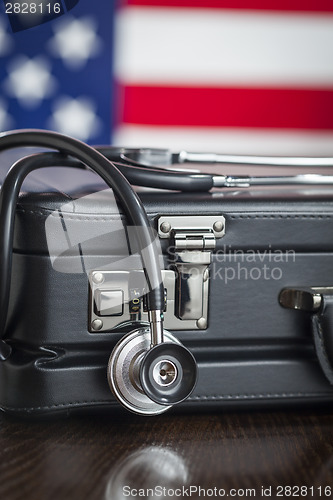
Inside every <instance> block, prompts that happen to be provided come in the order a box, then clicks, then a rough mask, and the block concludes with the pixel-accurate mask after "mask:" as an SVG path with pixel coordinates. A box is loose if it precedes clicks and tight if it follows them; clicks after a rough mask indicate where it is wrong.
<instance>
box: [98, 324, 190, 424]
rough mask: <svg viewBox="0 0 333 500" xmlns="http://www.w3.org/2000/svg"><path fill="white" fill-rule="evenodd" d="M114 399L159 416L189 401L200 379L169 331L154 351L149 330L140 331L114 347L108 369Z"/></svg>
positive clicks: (183, 349) (135, 410) (133, 408)
mask: <svg viewBox="0 0 333 500" xmlns="http://www.w3.org/2000/svg"><path fill="white" fill-rule="evenodd" d="M107 376H108V382H109V386H110V388H111V391H112V392H113V394H114V396H115V397H116V398H117V399H118V401H119V402H120V403H121V404H122V405H123V406H125V407H126V408H127V409H128V410H130V411H132V412H134V413H138V414H141V415H159V414H160V413H164V412H165V411H166V410H168V409H169V408H171V406H172V405H174V404H175V403H179V402H181V401H183V400H184V399H186V398H187V397H188V396H189V394H190V393H191V392H192V390H193V388H194V386H195V383H196V378H197V367H196V362H195V359H194V357H193V355H192V354H191V353H190V351H188V350H187V349H186V348H185V347H184V346H183V345H182V344H181V343H180V342H179V340H178V339H177V338H176V337H174V336H173V335H172V334H171V333H170V332H168V331H165V330H164V342H163V343H161V344H158V345H156V346H155V347H152V348H151V331H150V328H149V327H147V328H138V329H136V330H134V331H132V332H130V333H128V334H127V335H125V336H124V337H122V338H121V339H120V340H119V342H118V343H117V344H116V346H115V347H114V349H113V351H112V353H111V356H110V359H109V363H108V369H107Z"/></svg>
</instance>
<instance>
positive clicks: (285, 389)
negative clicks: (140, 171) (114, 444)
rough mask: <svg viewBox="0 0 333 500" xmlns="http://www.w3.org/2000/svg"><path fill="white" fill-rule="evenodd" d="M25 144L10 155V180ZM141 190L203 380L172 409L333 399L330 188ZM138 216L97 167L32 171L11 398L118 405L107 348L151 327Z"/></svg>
mask: <svg viewBox="0 0 333 500" xmlns="http://www.w3.org/2000/svg"><path fill="white" fill-rule="evenodd" d="M20 154H21V156H22V152H20ZM14 156H15V157H17V153H15V154H13V153H2V154H1V157H0V167H1V177H2V178H3V177H4V175H5V172H6V171H7V170H8V168H9V166H10V164H11V163H12V161H13V159H14ZM138 192H139V195H140V197H141V199H142V201H143V203H144V206H145V208H146V211H147V213H148V215H149V218H150V220H151V221H152V223H153V225H154V227H155V229H156V234H157V238H158V240H159V242H160V245H161V264H162V265H163V268H164V269H163V281H164V287H165V294H166V295H165V297H166V299H165V304H166V310H165V321H164V324H165V328H166V329H167V330H168V331H169V332H171V334H173V335H174V336H175V337H176V338H177V339H179V340H180V341H181V342H182V343H183V344H184V345H185V346H186V347H187V348H188V349H189V350H190V351H191V353H192V354H193V355H194V357H195V360H196V362H197V365H198V379H197V383H196V387H195V389H194V391H193V393H192V394H191V395H190V397H189V398H188V399H186V400H185V401H184V402H183V403H181V404H179V405H177V406H175V408H177V409H180V410H191V411H196V410H199V409H205V410H209V409H229V408H235V407H237V408H255V407H268V406H275V407H277V408H280V407H282V406H286V405H296V404H304V405H305V404H311V405H317V404H320V403H328V402H331V401H332V400H333V387H332V385H331V383H332V382H333V368H332V366H333V326H332V325H333V293H332V292H333V189H332V188H328V187H318V186H317V187H311V186H307V187H306V188H304V187H303V188H301V187H297V186H295V187H278V188H257V189H248V188H243V189H229V190H228V189H216V190H213V191H212V192H209V193H179V192H172V191H162V190H153V189H142V188H140V189H138ZM127 229H128V228H127V223H126V219H125V218H124V216H123V215H122V213H121V207H119V206H118V204H117V202H116V201H115V199H114V197H113V195H112V193H111V191H110V190H109V189H108V188H107V186H106V185H105V184H104V183H103V181H102V180H101V179H100V178H99V177H98V176H96V175H95V173H94V172H92V171H90V170H84V169H82V170H79V171H78V170H75V169H71V168H63V169H61V170H60V169H57V168H54V169H48V170H45V171H44V170H38V171H36V172H33V173H32V174H31V175H30V176H29V177H28V178H27V180H26V181H25V183H24V185H23V188H22V192H21V195H20V198H19V203H18V205H17V210H16V220H15V234H14V248H13V270H12V280H11V290H10V301H9V314H8V318H7V324H6V330H5V340H6V342H7V344H8V345H10V346H11V349H12V350H11V354H10V356H9V357H8V358H7V359H6V360H4V361H1V362H0V406H1V408H2V410H4V411H6V412H8V413H12V414H17V415H39V414H51V413H56V412H58V413H70V412H75V411H91V410H95V409H98V410H99V409H110V410H113V409H115V408H119V407H120V405H119V403H118V402H117V401H116V399H115V397H114V395H113V393H112V391H111V390H110V387H109V384H108V377H107V367H108V361H109V357H110V353H111V351H112V350H113V349H114V347H115V345H116V344H117V342H118V341H120V339H121V338H122V337H123V335H124V334H126V333H127V332H129V331H130V330H135V329H136V328H139V327H142V326H143V327H144V326H146V325H147V313H146V311H145V301H144V299H143V298H142V297H144V287H145V283H144V279H143V272H142V267H141V262H140V258H139V256H138V254H137V253H136V248H135V242H134V241H132V240H133V239H132V238H131V234H130V231H128V230H127ZM184 252H185V254H186V258H182V259H180V258H179V256H180V255H182V256H184V255H185V254H184ZM124 363H126V360H124ZM125 378H126V377H125ZM125 382H126V380H125V381H124V383H125Z"/></svg>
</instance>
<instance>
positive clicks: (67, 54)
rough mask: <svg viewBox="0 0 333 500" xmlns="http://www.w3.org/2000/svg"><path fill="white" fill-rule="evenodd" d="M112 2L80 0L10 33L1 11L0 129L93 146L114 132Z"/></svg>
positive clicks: (5, 17) (5, 18)
mask: <svg viewBox="0 0 333 500" xmlns="http://www.w3.org/2000/svg"><path fill="white" fill-rule="evenodd" d="M113 11H114V2H113V1H110V0H99V6H98V8H93V7H92V4H91V1H90V0H80V2H79V3H78V4H77V6H76V7H75V8H73V9H72V10H71V12H70V13H68V14H67V13H65V14H64V15H62V16H61V17H59V18H58V19H54V20H52V21H49V22H47V23H45V24H42V25H40V26H36V27H34V28H30V29H27V30H23V31H20V32H16V33H12V32H11V27H10V24H9V20H8V18H7V16H6V15H5V14H3V13H2V12H1V11H0V131H4V130H9V129H13V128H40V129H51V130H56V131H58V132H61V133H64V134H68V135H71V136H73V137H76V138H78V139H80V140H83V141H87V142H90V143H91V144H93V143H95V144H109V143H110V140H111V134H112V123H113V121H114V116H113V100H112V99H113V82H112V53H113V48H112V38H113Z"/></svg>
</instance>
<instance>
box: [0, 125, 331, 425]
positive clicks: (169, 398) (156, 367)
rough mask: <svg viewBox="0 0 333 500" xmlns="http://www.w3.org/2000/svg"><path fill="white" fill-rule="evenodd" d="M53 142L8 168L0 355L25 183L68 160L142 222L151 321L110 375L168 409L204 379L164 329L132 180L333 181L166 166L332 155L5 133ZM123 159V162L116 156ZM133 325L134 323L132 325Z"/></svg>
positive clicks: (153, 258) (141, 406)
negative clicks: (95, 177) (192, 149)
mask: <svg viewBox="0 0 333 500" xmlns="http://www.w3.org/2000/svg"><path fill="white" fill-rule="evenodd" d="M27 146H28V147H38V148H47V149H51V150H53V151H56V152H46V153H36V154H32V155H30V156H27V157H25V158H22V159H20V160H18V161H17V162H16V163H14V165H13V166H12V167H11V168H10V169H9V171H8V173H7V175H6V177H5V179H4V181H3V184H2V188H1V192H0V252H1V253H0V276H1V280H0V310H1V317H0V339H2V340H0V359H1V360H3V361H4V360H6V359H8V358H9V357H10V355H11V352H12V349H14V347H12V346H11V344H10V342H9V341H5V340H4V332H5V325H6V319H7V314H8V304H9V291H10V281H11V269H12V248H13V234H14V220H15V210H16V203H17V199H18V195H19V192H20V188H21V186H22V183H23V181H24V179H25V177H26V176H27V175H28V174H29V173H30V172H32V171H33V170H36V169H39V168H45V167H54V166H64V167H75V168H86V167H88V168H90V169H92V170H93V171H95V172H96V173H97V174H99V175H100V177H101V178H102V179H103V180H104V181H105V182H106V184H107V185H108V186H109V187H110V188H112V189H113V191H114V193H115V195H116V196H117V198H118V200H119V202H120V204H121V206H122V208H123V210H124V213H125V215H126V217H127V219H128V223H129V224H130V225H132V226H134V227H135V228H137V231H136V238H137V241H138V246H139V250H140V255H141V260H142V265H143V269H144V273H145V277H146V281H147V284H148V293H147V296H146V299H147V300H146V304H147V311H148V320H149V325H148V324H146V325H145V326H142V327H140V328H136V329H134V330H132V331H131V332H129V333H127V334H126V335H125V336H124V337H122V338H121V339H120V340H119V342H118V343H117V344H116V346H115V347H114V348H113V351H112V353H111V356H110V359H109V363H108V368H107V378H108V381H109V385H110V388H111V390H112V392H113V394H114V395H115V397H116V398H117V399H118V401H119V402H120V403H122V404H123V406H125V407H126V408H127V409H129V410H131V411H133V412H135V413H138V414H143V415H156V414H160V413H163V412H164V411H166V410H167V409H168V408H170V407H172V406H173V405H174V404H177V403H180V402H181V401H184V400H185V399H187V398H188V397H189V396H190V394H191V393H192V391H193V389H194V387H195V385H196V380H197V364H196V361H195V358H194V356H193V354H192V353H191V352H190V351H189V350H188V349H187V348H186V347H184V346H183V345H182V344H181V343H180V341H179V340H178V339H177V338H176V337H175V336H174V335H172V334H171V333H170V332H168V331H166V330H164V328H163V313H164V305H165V297H164V286H163V282H162V275H161V269H160V265H159V259H158V252H157V248H156V246H155V243H154V234H153V232H152V231H151V226H150V222H149V219H148V217H147V214H146V212H145V209H144V207H143V205H142V202H141V200H140V198H139V197H138V195H137V194H136V192H135V191H134V190H133V188H132V186H131V184H134V185H141V186H142V185H144V186H148V187H158V188H164V189H172V190H179V191H209V190H210V189H212V188H213V187H247V186H253V185H276V184H333V176H330V175H319V174H304V175H296V176H285V177H283V176H282V177H249V176H245V177H234V176H230V175H228V176H227V175H214V174H197V173H186V172H180V171H178V170H169V169H168V168H163V167H162V166H161V165H164V166H166V165H168V164H169V165H180V164H183V163H202V162H204V163H225V164H235V163H237V164H242V165H244V164H247V165H258V164H262V165H274V166H286V165H288V166H313V167H315V166H321V167H326V166H333V161H332V159H331V158H311V159H310V158H307V159H306V158H268V157H261V158H260V157H249V156H225V155H214V154H206V153H204V154H199V153H192V154H191V153H186V152H184V151H183V152H181V153H178V154H175V153H170V152H169V151H166V150H156V149H139V150H128V149H123V148H110V147H100V148H92V147H90V146H88V145H86V144H84V143H82V142H80V141H78V140H75V139H72V138H70V137H67V136H64V135H61V134H58V133H55V132H48V131H41V130H22V131H11V132H5V133H2V134H0V152H1V151H4V150H7V149H12V148H19V147H27ZM114 162H117V165H116V164H115V163H114ZM133 326H134V325H133Z"/></svg>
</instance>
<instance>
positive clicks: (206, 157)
mask: <svg viewBox="0 0 333 500" xmlns="http://www.w3.org/2000/svg"><path fill="white" fill-rule="evenodd" d="M97 149H98V150H99V151H100V152H101V153H103V154H104V155H105V156H106V157H107V158H108V159H109V160H111V161H114V162H117V164H118V168H119V170H120V171H121V172H122V173H123V174H124V175H125V176H126V177H127V179H128V180H129V182H130V183H131V184H133V185H137V186H145V187H152V188H159V189H170V190H177V191H192V192H195V191H196V192H198V191H210V190H211V189H213V188H247V187H251V186H278V185H325V184H326V185H332V184H333V175H323V174H315V173H308V174H298V175H283V176H282V175H278V176H248V175H246V176H235V175H216V174H207V173H193V172H191V171H188V172H186V170H185V169H183V170H179V167H181V166H183V167H184V166H185V165H198V164H206V165H207V164H210V165H214V164H215V165H216V164H219V165H225V166H231V165H242V166H249V167H251V166H252V167H254V166H256V167H258V166H267V167H298V168H299V167H301V168H311V167H314V168H318V167H321V168H323V167H333V158H330V157H326V158H324V157H312V158H310V157H292V156H290V157H284V156H283V157H282V156H281V157H279V156H244V155H222V154H216V153H189V152H187V151H180V152H179V153H173V152H171V151H170V150H168V149H154V148H140V149H129V148H114V147H99V148H97ZM172 167H173V168H172ZM176 167H178V169H176Z"/></svg>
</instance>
